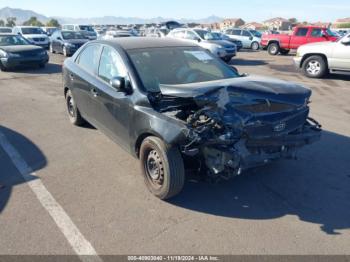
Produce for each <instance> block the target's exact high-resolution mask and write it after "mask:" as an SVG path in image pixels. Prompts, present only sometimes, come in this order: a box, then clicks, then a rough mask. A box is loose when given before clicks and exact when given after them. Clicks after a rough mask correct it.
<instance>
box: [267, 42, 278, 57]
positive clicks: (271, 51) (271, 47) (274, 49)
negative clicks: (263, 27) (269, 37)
mask: <svg viewBox="0 0 350 262" xmlns="http://www.w3.org/2000/svg"><path fill="white" fill-rule="evenodd" d="M267 52H269V54H270V55H278V53H279V52H280V46H279V44H277V43H271V44H269V46H268V47H267Z"/></svg>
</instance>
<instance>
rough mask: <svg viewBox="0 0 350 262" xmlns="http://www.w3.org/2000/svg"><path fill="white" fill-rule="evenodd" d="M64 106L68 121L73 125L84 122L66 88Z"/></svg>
mask: <svg viewBox="0 0 350 262" xmlns="http://www.w3.org/2000/svg"><path fill="white" fill-rule="evenodd" d="M66 106H67V112H68V117H69V121H70V122H71V123H72V124H73V125H76V126H82V125H83V124H84V123H85V120H84V119H83V118H82V117H81V115H80V112H79V109H78V107H77V105H76V103H75V102H74V98H73V96H72V92H71V91H70V90H68V91H67V94H66Z"/></svg>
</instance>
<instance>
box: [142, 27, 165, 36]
mask: <svg viewBox="0 0 350 262" xmlns="http://www.w3.org/2000/svg"><path fill="white" fill-rule="evenodd" d="M168 33H169V29H166V28H150V29H149V30H147V31H146V33H145V36H146V37H166V36H167V34H168Z"/></svg>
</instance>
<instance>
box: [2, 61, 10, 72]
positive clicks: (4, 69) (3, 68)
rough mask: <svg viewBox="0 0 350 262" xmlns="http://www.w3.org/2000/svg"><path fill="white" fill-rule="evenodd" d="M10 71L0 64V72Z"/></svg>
mask: <svg viewBox="0 0 350 262" xmlns="http://www.w3.org/2000/svg"><path fill="white" fill-rule="evenodd" d="M7 70H8V69H7V67H5V66H4V65H3V64H2V63H1V62H0V71H3V72H6V71H7Z"/></svg>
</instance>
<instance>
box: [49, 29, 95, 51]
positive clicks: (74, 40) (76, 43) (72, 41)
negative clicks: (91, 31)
mask: <svg viewBox="0 0 350 262" xmlns="http://www.w3.org/2000/svg"><path fill="white" fill-rule="evenodd" d="M86 42H88V39H86V38H85V36H83V34H82V33H80V32H76V31H64V30H63V31H60V30H58V31H55V32H54V33H53V35H52V36H51V43H50V52H51V53H56V52H57V53H62V54H63V55H64V56H70V55H73V54H74V53H75V51H77V50H78V49H79V48H80V47H81V46H82V45H84V44H85V43H86Z"/></svg>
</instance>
